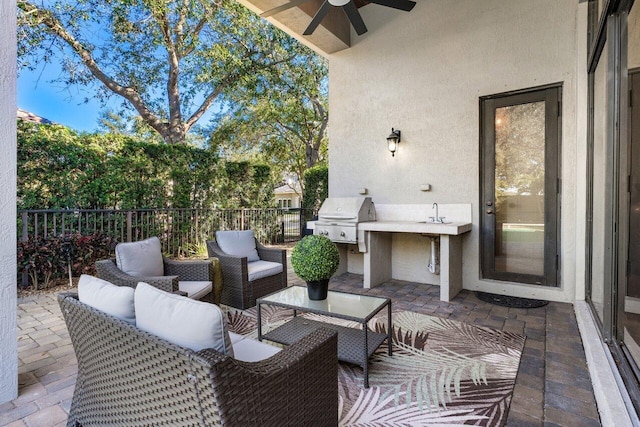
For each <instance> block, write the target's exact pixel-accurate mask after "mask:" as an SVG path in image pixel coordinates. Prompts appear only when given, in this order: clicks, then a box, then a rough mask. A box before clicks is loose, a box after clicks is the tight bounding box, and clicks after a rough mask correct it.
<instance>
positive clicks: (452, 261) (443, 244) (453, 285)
mask: <svg viewBox="0 0 640 427" xmlns="http://www.w3.org/2000/svg"><path fill="white" fill-rule="evenodd" d="M469 231H471V223H470V222H451V223H448V224H441V223H431V222H416V221H372V222H362V223H360V224H359V229H358V244H359V247H360V251H361V252H364V278H363V281H364V287H365V288H372V287H374V286H377V285H379V284H381V283H384V282H386V281H388V280H390V279H391V277H392V272H391V251H392V247H391V245H392V238H391V235H392V233H414V234H428V235H437V236H439V238H440V300H442V301H451V300H452V299H453V298H454V297H455V296H456V295H457V294H458V292H460V291H461V290H462V235H463V234H464V233H468V232H469Z"/></svg>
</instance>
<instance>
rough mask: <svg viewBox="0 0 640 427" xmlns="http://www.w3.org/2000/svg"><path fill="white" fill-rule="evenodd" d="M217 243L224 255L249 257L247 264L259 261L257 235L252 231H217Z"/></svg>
mask: <svg viewBox="0 0 640 427" xmlns="http://www.w3.org/2000/svg"><path fill="white" fill-rule="evenodd" d="M216 242H217V243H218V246H220V249H222V251H223V252H224V253H227V254H229V255H234V256H239V257H247V262H251V261H258V260H259V259H260V257H259V256H258V251H257V250H256V240H255V235H254V234H253V231H252V230H244V231H216Z"/></svg>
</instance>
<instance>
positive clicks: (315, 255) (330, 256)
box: [291, 234, 340, 282]
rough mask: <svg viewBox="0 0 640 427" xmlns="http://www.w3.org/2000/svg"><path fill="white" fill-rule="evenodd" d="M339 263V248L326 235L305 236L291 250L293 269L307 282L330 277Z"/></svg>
mask: <svg viewBox="0 0 640 427" xmlns="http://www.w3.org/2000/svg"><path fill="white" fill-rule="evenodd" d="M339 264H340V253H339V252H338V248H337V247H336V245H335V243H333V242H332V241H331V240H330V239H329V238H328V237H325V236H320V235H315V234H314V235H310V236H305V237H304V238H303V239H302V240H300V241H299V242H298V244H296V246H295V247H294V248H293V252H291V266H292V267H293V271H295V273H296V274H297V275H298V277H300V278H301V279H302V280H304V281H306V282H315V281H318V280H328V279H330V278H331V276H332V275H333V273H335V272H336V270H337V269H338V265H339Z"/></svg>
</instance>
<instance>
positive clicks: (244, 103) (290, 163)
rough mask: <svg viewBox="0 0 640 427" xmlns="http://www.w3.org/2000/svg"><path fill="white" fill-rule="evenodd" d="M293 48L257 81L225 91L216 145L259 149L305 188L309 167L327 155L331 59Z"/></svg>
mask: <svg viewBox="0 0 640 427" xmlns="http://www.w3.org/2000/svg"><path fill="white" fill-rule="evenodd" d="M292 52H295V59H293V60H291V61H288V62H282V63H280V64H278V65H277V66H275V67H273V68H272V69H270V70H269V72H268V73H266V74H265V76H264V78H263V79H261V80H260V81H258V82H257V84H256V85H247V86H243V87H241V88H237V89H236V90H235V91H233V92H229V93H226V94H225V96H224V99H225V100H226V101H227V103H228V110H227V111H226V117H224V118H223V119H222V120H221V124H220V126H219V127H218V129H217V130H216V132H215V133H214V135H213V137H212V145H213V147H214V148H215V149H220V147H221V146H222V147H224V146H225V144H226V145H229V146H231V147H232V148H233V149H234V151H238V150H244V151H245V152H252V153H255V152H256V151H257V152H258V153H259V156H260V157H262V158H263V159H265V160H266V161H268V162H269V164H274V165H278V166H279V168H280V169H281V171H286V172H294V173H296V175H297V176H298V177H299V178H300V179H301V184H302V187H303V188H304V178H303V177H304V172H305V170H307V169H308V168H311V167H313V166H315V165H316V164H317V163H318V162H322V161H323V160H324V157H325V154H326V146H327V137H326V129H327V124H328V121H329V113H328V108H327V103H328V102H327V98H328V96H327V92H328V90H327V89H328V87H327V63H326V60H325V59H324V58H322V57H320V56H318V55H316V54H315V53H314V52H312V51H311V50H310V49H308V48H307V47H305V46H302V45H297V46H295V47H293V48H292Z"/></svg>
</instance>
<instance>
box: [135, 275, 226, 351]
mask: <svg viewBox="0 0 640 427" xmlns="http://www.w3.org/2000/svg"><path fill="white" fill-rule="evenodd" d="M135 308H136V326H137V327H138V328H140V329H142V330H144V331H147V332H151V333H152V334H155V335H157V336H159V337H160V338H164V339H165V340H167V341H170V342H172V343H174V344H177V345H179V346H182V347H186V348H190V349H191V350H194V351H199V350H202V349H204V348H212V349H214V350H216V351H219V352H220V353H222V354H226V355H227V356H231V357H233V347H232V346H231V339H230V338H229V332H228V331H227V321H226V319H225V316H224V313H223V312H222V310H220V308H218V306H216V305H214V304H209V303H206V302H201V301H195V300H192V299H189V298H187V297H183V296H179V295H174V294H170V293H168V292H164V291H161V290H160V289H158V288H155V287H153V286H151V285H148V284H147V283H144V282H140V283H138V287H137V288H136V292H135Z"/></svg>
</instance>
